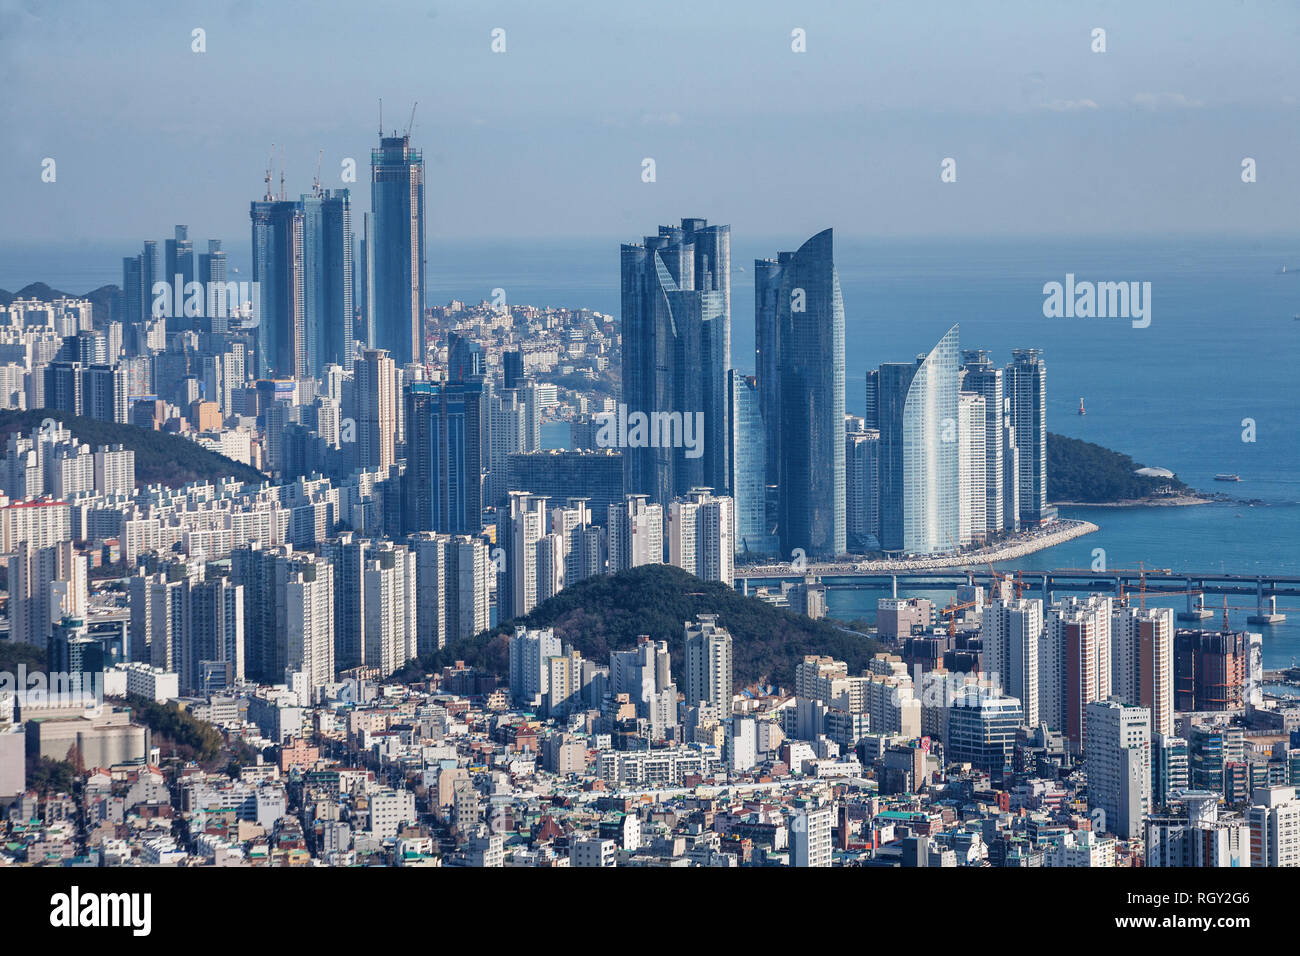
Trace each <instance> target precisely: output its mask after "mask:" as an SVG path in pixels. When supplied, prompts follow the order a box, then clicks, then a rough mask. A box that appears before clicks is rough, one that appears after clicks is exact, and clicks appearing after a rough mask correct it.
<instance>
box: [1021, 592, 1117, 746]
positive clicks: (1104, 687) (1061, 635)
mask: <svg viewBox="0 0 1300 956" xmlns="http://www.w3.org/2000/svg"><path fill="white" fill-rule="evenodd" d="M1111 601H1112V599H1111V598H1109V597H1106V596H1104V595H1100V594H1094V595H1091V596H1090V597H1088V598H1087V599H1081V598H1078V597H1069V598H1066V599H1064V600H1061V601H1058V602H1056V603H1055V604H1053V605H1052V607H1051V609H1050V610H1049V611H1048V613H1047V617H1046V620H1045V622H1044V627H1043V636H1042V639H1041V641H1040V643H1039V648H1038V673H1039V679H1038V693H1039V708H1040V714H1041V720H1042V721H1043V723H1045V724H1047V725H1048V726H1049V727H1051V728H1052V729H1054V730H1060V731H1062V732H1063V733H1064V734H1065V737H1066V739H1067V740H1068V741H1069V742H1070V744H1071V747H1072V749H1074V750H1075V752H1078V751H1081V750H1086V749H1087V742H1088V728H1087V719H1088V714H1089V711H1088V705H1089V704H1091V703H1093V702H1094V701H1103V700H1106V699H1107V698H1108V697H1110V696H1111V683H1110V681H1111V664H1110V650H1111V641H1110V624H1111Z"/></svg>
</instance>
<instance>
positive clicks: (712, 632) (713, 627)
mask: <svg viewBox="0 0 1300 956" xmlns="http://www.w3.org/2000/svg"><path fill="white" fill-rule="evenodd" d="M732 681H733V675H732V660H731V634H730V633H729V632H728V631H727V629H726V628H724V627H720V626H719V625H718V619H717V616H716V615H713V614H701V615H700V619H699V621H698V622H695V623H691V622H689V621H688V622H687V624H686V686H685V687H684V690H685V692H686V705H687V706H688V707H690V706H694V705H695V704H699V703H701V702H703V703H706V704H712V705H713V706H714V707H716V708H717V713H718V714H719V715H720V716H721V717H730V716H731V698H732Z"/></svg>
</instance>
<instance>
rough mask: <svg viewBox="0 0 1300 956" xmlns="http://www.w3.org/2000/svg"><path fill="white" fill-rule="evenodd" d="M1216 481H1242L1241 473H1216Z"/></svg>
mask: <svg viewBox="0 0 1300 956" xmlns="http://www.w3.org/2000/svg"><path fill="white" fill-rule="evenodd" d="M1214 480H1215V481H1241V476H1240V475H1215V476H1214Z"/></svg>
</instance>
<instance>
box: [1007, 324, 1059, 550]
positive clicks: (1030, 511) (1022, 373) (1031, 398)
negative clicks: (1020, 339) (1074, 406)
mask: <svg viewBox="0 0 1300 956" xmlns="http://www.w3.org/2000/svg"><path fill="white" fill-rule="evenodd" d="M1003 381H1004V383H1005V389H1006V395H1007V397H1008V398H1009V399H1010V400H1011V424H1012V426H1013V427H1014V428H1015V433H1016V447H1017V448H1019V449H1020V492H1019V498H1020V522H1021V524H1022V525H1029V526H1030V527H1033V526H1035V525H1040V524H1044V523H1046V522H1048V521H1050V520H1052V519H1053V518H1055V517H1056V509H1055V508H1049V507H1048V505H1047V364H1046V363H1045V362H1044V361H1043V353H1042V352H1040V351H1039V350H1038V349H1013V350H1012V352H1011V364H1010V365H1008V366H1007V369H1006V373H1005V375H1004V377H1003Z"/></svg>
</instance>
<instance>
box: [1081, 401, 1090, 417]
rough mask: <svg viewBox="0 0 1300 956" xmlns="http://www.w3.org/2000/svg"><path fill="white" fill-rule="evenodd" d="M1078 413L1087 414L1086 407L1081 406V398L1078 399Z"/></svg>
mask: <svg viewBox="0 0 1300 956" xmlns="http://www.w3.org/2000/svg"><path fill="white" fill-rule="evenodd" d="M1079 414H1080V415H1087V414H1088V410H1087V409H1086V408H1084V407H1083V399H1079Z"/></svg>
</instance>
